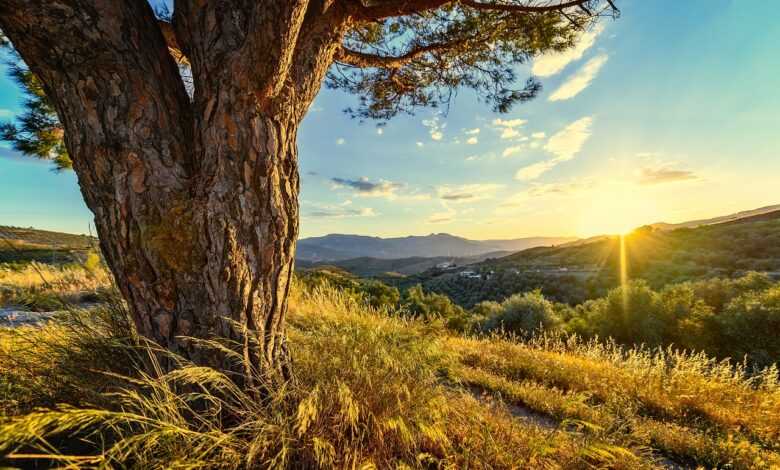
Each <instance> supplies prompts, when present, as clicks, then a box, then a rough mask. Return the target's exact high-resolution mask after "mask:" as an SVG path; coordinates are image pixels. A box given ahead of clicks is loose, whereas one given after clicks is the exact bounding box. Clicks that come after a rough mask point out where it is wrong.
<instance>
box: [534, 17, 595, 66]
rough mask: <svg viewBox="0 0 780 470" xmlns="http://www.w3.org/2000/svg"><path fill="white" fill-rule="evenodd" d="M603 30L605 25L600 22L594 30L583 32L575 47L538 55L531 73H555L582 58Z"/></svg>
mask: <svg viewBox="0 0 780 470" xmlns="http://www.w3.org/2000/svg"><path fill="white" fill-rule="evenodd" d="M603 31H604V26H603V25H601V24H598V25H596V27H594V28H593V29H592V30H590V31H587V32H585V33H583V34H582V35H581V36H580V38H579V41H578V42H577V44H576V45H575V46H574V47H573V48H571V49H567V50H565V51H562V52H553V53H550V54H545V55H542V56H540V57H537V58H536V59H535V60H534V64H533V67H532V68H531V73H533V74H534V75H537V76H540V77H549V76H551V75H555V74H556V73H558V72H560V71H561V70H563V69H564V67H566V66H567V65H569V63H570V62H572V61H575V60H579V59H580V58H582V55H583V54H585V51H587V50H588V49H590V48H591V47H592V46H593V44H595V42H596V38H598V36H599V34H601V33H602V32H603Z"/></svg>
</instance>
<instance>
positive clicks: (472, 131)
mask: <svg viewBox="0 0 780 470" xmlns="http://www.w3.org/2000/svg"><path fill="white" fill-rule="evenodd" d="M479 131H480V129H479V127H475V128H474V129H468V130H466V131H464V133H465V134H466V135H477V134H479Z"/></svg>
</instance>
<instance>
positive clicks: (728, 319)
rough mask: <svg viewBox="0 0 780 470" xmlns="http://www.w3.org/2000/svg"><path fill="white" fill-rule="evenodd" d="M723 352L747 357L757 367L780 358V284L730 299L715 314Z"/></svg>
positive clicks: (728, 354)
mask: <svg viewBox="0 0 780 470" xmlns="http://www.w3.org/2000/svg"><path fill="white" fill-rule="evenodd" d="M715 323H716V324H717V326H718V327H719V329H720V331H719V333H720V342H719V343H720V348H719V349H720V351H719V352H720V354H721V355H723V356H731V357H733V358H735V359H741V358H743V357H747V358H748V359H749V361H750V362H751V363H752V364H754V365H756V366H759V367H761V366H768V365H771V364H773V363H776V362H779V361H780V286H775V287H772V288H770V289H767V290H764V291H760V292H748V293H745V294H742V295H740V296H739V297H737V298H736V299H734V300H732V301H731V302H729V304H728V305H727V306H726V308H725V310H723V312H722V313H721V314H720V315H718V316H716V317H715Z"/></svg>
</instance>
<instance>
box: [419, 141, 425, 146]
mask: <svg viewBox="0 0 780 470" xmlns="http://www.w3.org/2000/svg"><path fill="white" fill-rule="evenodd" d="M423 145H425V144H423V143H422V142H417V146H418V147H422V146H423Z"/></svg>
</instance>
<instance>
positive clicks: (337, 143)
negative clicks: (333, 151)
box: [336, 137, 347, 145]
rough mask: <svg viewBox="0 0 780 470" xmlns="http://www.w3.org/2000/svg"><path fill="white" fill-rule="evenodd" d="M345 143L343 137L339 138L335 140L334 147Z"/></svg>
mask: <svg viewBox="0 0 780 470" xmlns="http://www.w3.org/2000/svg"><path fill="white" fill-rule="evenodd" d="M346 142H347V141H346V140H345V139H344V137H339V138H338V139H336V145H344V144H345V143H346Z"/></svg>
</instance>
